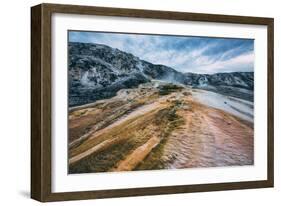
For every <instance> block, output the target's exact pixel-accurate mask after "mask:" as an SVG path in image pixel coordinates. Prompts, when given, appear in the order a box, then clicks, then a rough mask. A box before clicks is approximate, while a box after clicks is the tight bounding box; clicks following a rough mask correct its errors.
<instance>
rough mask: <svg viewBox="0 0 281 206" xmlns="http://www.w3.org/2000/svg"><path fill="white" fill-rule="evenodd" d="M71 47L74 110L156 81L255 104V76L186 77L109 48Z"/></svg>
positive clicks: (244, 73) (239, 73)
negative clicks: (221, 94)
mask: <svg viewBox="0 0 281 206" xmlns="http://www.w3.org/2000/svg"><path fill="white" fill-rule="evenodd" d="M68 47H69V48H68V49H69V75H68V76H69V106H70V107H72V106H77V105H82V104H86V103H90V102H94V101H96V100H99V99H106V98H110V97H112V96H115V95H116V93H117V92H118V91H119V90H120V89H124V88H135V87H137V86H138V85H140V84H142V83H146V82H149V81H151V80H152V79H157V80H164V81H167V82H173V83H180V84H184V85H189V86H193V87H196V88H202V89H206V90H211V91H216V92H219V93H223V94H228V95H233V96H235V97H240V96H241V98H244V99H247V100H251V101H252V100H253V86H254V84H253V83H254V81H253V73H252V72H248V73H247V72H235V73H219V74H213V75H207V74H194V73H185V74H183V73H181V72H178V71H176V70H175V69H173V68H171V67H167V66H164V65H155V64H152V63H150V62H147V61H144V60H141V59H139V58H138V57H135V56H134V55H132V54H130V53H126V52H123V51H120V50H118V49H114V48H111V47H109V46H106V45H100V44H93V43H78V42H69V45H68Z"/></svg>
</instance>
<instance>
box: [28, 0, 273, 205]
mask: <svg viewBox="0 0 281 206" xmlns="http://www.w3.org/2000/svg"><path fill="white" fill-rule="evenodd" d="M54 13H67V14H79V15H101V16H119V17H137V18H154V19H169V20H185V21H200V22H221V23H234V24H235V23H239V24H251V25H265V26H267V36H268V39H267V53H268V57H267V58H268V59H267V74H268V85H267V86H268V90H267V92H268V99H267V102H268V120H267V122H268V123H267V124H268V125H267V127H268V130H267V142H268V146H267V158H268V159H267V180H263V181H245V182H231V183H215V184H199V185H182V186H172V185H171V186H163V187H149V188H134V189H114V190H98V191H79V192H63V193H53V192H52V190H51V177H52V172H51V171H52V170H51V165H52V164H51V144H52V143H51V121H52V115H51V109H52V108H51V98H52V94H51V16H52V14H54ZM273 29H274V21H273V19H272V18H261V17H245V16H243V17H242V16H228V15H214V14H199V13H183V12H169V11H152V10H136V9H121V8H105V7H91V6H76V5H58V4H40V5H37V6H34V7H32V8H31V197H32V198H33V199H36V200H39V201H42V202H48V201H63V200H80V199H92V198H109V197H124V196H138V195H160V194H171V193H187V192H204V191H219V190H234V189H250V188H265V187H273V183H274V159H273V158H274V157H273V156H274V142H273V141H274V138H273V135H274V128H273V125H274V123H273V121H274V96H273V94H274V90H273V89H274V88H273V85H274V83H273V45H274V44H273V36H274V31H273Z"/></svg>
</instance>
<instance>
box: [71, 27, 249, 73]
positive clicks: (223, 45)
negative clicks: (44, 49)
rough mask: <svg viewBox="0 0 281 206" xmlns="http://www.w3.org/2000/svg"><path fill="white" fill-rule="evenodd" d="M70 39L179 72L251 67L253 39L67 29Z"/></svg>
mask: <svg viewBox="0 0 281 206" xmlns="http://www.w3.org/2000/svg"><path fill="white" fill-rule="evenodd" d="M69 41H70V42H84V43H97V44H105V45H107V46H110V47H112V48H117V49H119V50H122V51H124V52H129V53H131V54H133V55H135V56H137V57H139V58H140V59H142V60H145V61H148V62H151V63H153V64H163V65H166V66H169V67H172V68H174V69H176V70H178V71H180V72H184V73H185V72H193V73H203V74H213V73H219V72H248V71H253V70H254V40H252V39H234V38H210V37H192V36H168V35H140V34H121V33H104V32H84V31H83V32H81V31H70V32H69Z"/></svg>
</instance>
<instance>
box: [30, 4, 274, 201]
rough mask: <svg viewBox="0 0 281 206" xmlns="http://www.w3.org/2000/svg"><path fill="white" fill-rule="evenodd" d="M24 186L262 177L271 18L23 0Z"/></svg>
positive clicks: (227, 185) (142, 188) (99, 187)
mask: <svg viewBox="0 0 281 206" xmlns="http://www.w3.org/2000/svg"><path fill="white" fill-rule="evenodd" d="M31 40H32V41H31V43H32V44H31V71H32V72H31V73H32V78H31V79H32V82H31V92H32V95H31V96H32V97H31V110H32V113H31V117H32V120H31V121H32V122H31V125H32V128H31V133H32V135H31V196H32V198H34V199H36V200H39V201H43V202H46V201H61V200H78V199H91V198H107V197H123V196H136V195H158V194H171V193H186V192H203V191H218V190H232V189H250V188H265V187H273V177H274V175H273V173H274V168H273V154H274V150H273V149H274V144H273V19H272V18H262V17H242V16H228V15H214V14H199V13H183V12H170V11H152V10H136V9H120V8H104V7H89V6H74V5H57V4H41V5H37V6H34V7H32V8H31Z"/></svg>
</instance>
